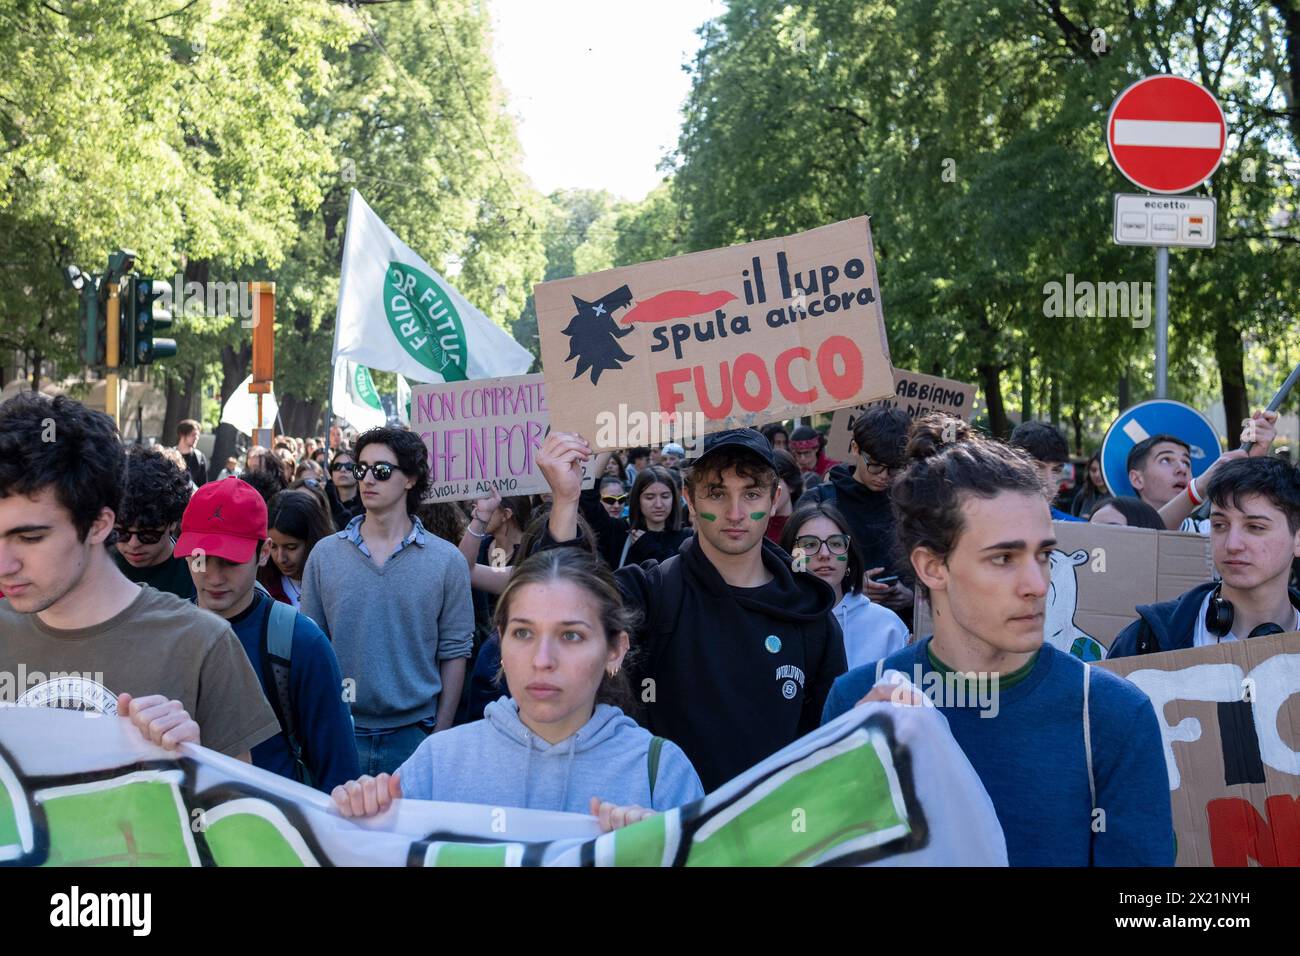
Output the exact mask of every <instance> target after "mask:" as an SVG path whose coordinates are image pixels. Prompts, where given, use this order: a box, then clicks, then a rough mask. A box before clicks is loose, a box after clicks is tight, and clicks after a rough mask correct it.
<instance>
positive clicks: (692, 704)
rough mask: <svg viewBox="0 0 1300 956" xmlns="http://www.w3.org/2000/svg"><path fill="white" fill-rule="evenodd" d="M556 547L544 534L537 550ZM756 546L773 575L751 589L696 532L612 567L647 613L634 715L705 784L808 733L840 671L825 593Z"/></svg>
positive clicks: (838, 644)
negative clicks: (672, 583)
mask: <svg viewBox="0 0 1300 956" xmlns="http://www.w3.org/2000/svg"><path fill="white" fill-rule="evenodd" d="M566 543H567V544H572V543H573V542H566ZM557 546H558V545H557V543H556V542H555V541H554V540H553V539H552V538H551V537H550V534H549V531H548V532H547V533H546V534H544V535H543V536H542V538H541V540H540V541H539V542H538V546H537V550H542V549H545V548H550V547H557ZM762 548H763V552H762V553H763V565H764V567H766V568H767V570H768V572H769V573H770V574H771V575H772V578H773V579H772V581H770V582H769V583H768V584H765V585H763V586H762V587H758V588H734V587H731V586H730V585H728V584H727V583H726V582H725V581H723V579H722V576H721V575H720V574H719V573H718V570H717V568H715V567H714V566H713V565H712V563H710V562H709V560H708V559H707V558H706V557H705V556H704V553H703V552H702V551H701V550H700V546H699V543H698V542H697V540H696V539H695V538H694V537H692V538H689V539H688V540H687V541H685V542H684V543H683V544H682V546H681V550H680V551H679V552H678V554H677V555H676V556H675V557H674V558H672V559H670V560H669V561H668V562H664V563H660V562H656V561H649V562H647V563H645V564H643V565H635V564H634V565H628V566H625V567H623V568H620V569H619V570H618V571H617V572H616V574H615V577H616V579H617V580H618V584H619V589H620V590H621V591H622V592H623V597H624V599H625V600H626V601H627V602H628V603H629V604H630V605H631V606H633V607H636V608H639V609H640V610H641V611H642V612H643V613H644V614H645V616H646V620H645V623H644V625H643V626H642V627H641V629H640V631H639V633H638V635H637V639H636V643H635V644H634V647H635V649H636V655H635V659H630V660H629V673H628V676H629V677H630V678H631V679H632V689H633V691H634V692H635V694H636V695H637V697H638V699H639V700H640V701H642V702H643V705H644V707H645V715H644V719H643V723H645V724H646V726H647V727H648V728H649V729H650V731H651V732H652V733H654V734H656V735H658V736H661V737H666V738H668V739H669V740H671V741H673V742H674V743H675V744H677V745H678V746H679V747H681V748H682V750H684V751H685V752H686V756H688V757H689V758H690V760H691V763H692V764H693V765H694V767H695V770H696V772H697V773H698V774H699V775H700V780H701V781H702V782H703V783H704V789H705V791H711V790H714V789H716V788H717V787H719V786H721V785H722V784H723V783H726V782H727V781H728V780H730V779H731V778H732V777H734V776H736V775H737V774H739V773H741V772H742V771H744V770H748V769H749V768H750V767H752V766H754V764H756V763H758V762H759V761H761V760H763V759H764V758H766V757H768V756H770V755H771V754H773V753H775V752H776V751H778V750H780V749H781V748H782V747H784V746H786V745H787V744H789V743H791V742H792V741H794V740H797V739H798V738H799V737H801V736H803V735H804V734H806V733H809V732H810V731H812V730H815V729H816V728H817V727H818V726H819V725H820V723H821V710H822V707H823V706H824V704H825V702H826V696H827V694H828V693H830V688H831V684H832V683H833V682H834V681H835V678H836V677H838V676H839V675H840V674H843V673H844V672H845V670H847V664H846V662H845V657H844V638H843V636H842V634H841V633H840V626H839V622H838V621H836V619H835V615H834V614H832V613H831V608H832V607H833V606H834V604H835V592H834V591H833V590H831V587H830V586H829V585H828V584H826V583H825V582H824V581H822V580H820V579H819V578H817V577H815V576H813V575H811V574H794V573H793V572H792V571H791V570H790V564H791V561H790V556H789V555H787V554H786V553H785V552H784V551H782V550H781V549H780V548H779V547H777V546H776V545H774V544H773V543H772V542H771V541H768V540H766V539H764V540H763V542H762ZM665 568H667V571H665ZM665 573H666V574H669V575H680V585H679V586H677V587H669V586H665V583H664V581H663V576H664V575H665ZM673 594H679V595H680V604H679V606H678V608H677V610H676V616H675V617H672V615H673V608H672V607H670V606H669V605H671V604H673V603H674V602H673V601H672V599H671V597H670V596H671V595H673ZM648 681H653V683H652V684H651V683H648Z"/></svg>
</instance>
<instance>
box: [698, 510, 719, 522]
mask: <svg viewBox="0 0 1300 956" xmlns="http://www.w3.org/2000/svg"><path fill="white" fill-rule="evenodd" d="M698 514H699V516H700V517H701V518H703V519H704V520H705V521H717V520H718V516H717V515H711V514H709V513H708V512H707V511H700V512H698Z"/></svg>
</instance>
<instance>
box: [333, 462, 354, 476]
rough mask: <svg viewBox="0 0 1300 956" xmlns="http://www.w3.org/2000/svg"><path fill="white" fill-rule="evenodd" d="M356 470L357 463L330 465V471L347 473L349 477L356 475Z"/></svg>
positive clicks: (335, 463)
mask: <svg viewBox="0 0 1300 956" xmlns="http://www.w3.org/2000/svg"><path fill="white" fill-rule="evenodd" d="M356 470H357V466H356V463H355V462H351V461H336V462H334V464H332V465H330V471H346V472H347V473H348V474H349V475H351V474H355V473H356Z"/></svg>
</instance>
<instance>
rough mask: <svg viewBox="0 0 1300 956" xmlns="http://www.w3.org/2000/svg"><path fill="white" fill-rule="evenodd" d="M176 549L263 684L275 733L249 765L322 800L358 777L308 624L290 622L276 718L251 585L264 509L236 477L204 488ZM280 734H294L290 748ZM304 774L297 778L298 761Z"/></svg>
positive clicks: (320, 646) (318, 635) (334, 672)
mask: <svg viewBox="0 0 1300 956" xmlns="http://www.w3.org/2000/svg"><path fill="white" fill-rule="evenodd" d="M176 550H177V552H178V553H180V554H183V555H185V556H186V557H187V558H189V565H190V575H191V577H193V579H194V586H195V588H196V589H197V591H198V604H199V606H200V607H202V608H205V609H206V610H209V611H211V612H212V613H214V614H216V615H218V616H219V617H223V618H225V619H226V621H227V622H229V624H230V626H231V628H232V629H233V630H234V632H235V636H236V637H238V638H239V643H240V644H242V645H243V646H244V652H245V653H246V654H247V655H248V660H249V663H251V664H252V665H253V670H254V671H255V672H256V673H257V676H258V678H259V679H260V680H261V682H262V692H263V693H264V694H265V695H266V699H267V701H268V702H269V703H270V704H271V708H272V710H274V711H275V716H276V718H277V720H279V722H280V732H279V733H277V734H276V735H275V736H274V737H271V738H270V739H269V740H265V741H263V742H262V743H260V744H258V745H257V746H256V747H254V748H253V765H254V766H256V767H261V768H262V769H263V770H269V771H271V772H272V773H278V774H280V775H281V776H282V777H289V778H290V779H299V780H302V781H303V782H309V783H310V784H311V785H312V786H314V787H316V788H317V789H318V790H323V791H325V792H326V793H329V792H330V791H331V790H333V789H334V788H335V787H336V786H338V785H339V784H340V783H343V782H345V781H348V780H351V779H353V778H354V777H356V776H358V775H359V773H360V770H359V767H358V765H357V748H356V744H355V742H354V740H353V736H352V717H351V715H350V714H349V713H348V706H347V704H346V703H345V702H344V700H343V675H342V674H341V673H340V672H339V662H338V659H337V658H336V657H335V656H334V648H333V647H331V646H330V642H329V639H328V638H326V637H325V635H324V633H322V631H321V629H320V628H319V627H317V626H316V624H315V622H314V621H312V619H311V618H309V617H307V616H306V615H304V614H299V613H298V612H297V611H294V610H293V609H292V608H289V606H288V605H284V607H286V608H288V609H289V613H291V614H292V615H293V638H292V651H291V653H290V655H289V668H288V670H289V687H288V695H287V696H288V706H289V708H290V713H289V714H285V713H283V710H284V707H283V705H282V702H281V695H280V693H279V691H278V690H277V689H276V686H275V679H274V676H273V670H272V667H271V662H270V660H269V659H268V653H267V652H268V646H267V628H268V626H269V622H270V615H271V606H272V604H274V603H275V602H274V601H273V600H272V598H271V596H270V595H269V594H267V593H266V592H265V591H262V590H259V589H257V588H256V587H254V585H255V584H256V582H257V569H258V568H259V567H261V566H262V565H264V564H266V561H267V557H268V556H269V555H270V553H271V552H270V548H269V547H268V541H267V530H266V502H264V501H263V500H262V496H261V495H260V494H258V493H257V490H256V489H254V488H253V486H252V485H250V484H248V483H247V482H245V481H241V480H240V479H238V478H228V479H226V480H224V481H215V482H210V483H209V484H206V485H204V486H203V487H202V488H200V489H199V490H198V491H196V492H195V493H194V496H193V497H192V498H191V499H190V503H189V505H188V506H187V507H186V509H185V514H184V517H182V518H181V536H180V538H178V539H177V542H176ZM286 727H292V728H293V730H294V740H295V741H296V743H297V748H295V747H294V746H293V744H291V742H290V740H289V737H288V736H287V734H286ZM300 760H301V764H302V767H303V768H304V769H305V770H306V772H307V773H308V774H310V778H309V779H304V775H303V774H301V773H300V770H299V761H300Z"/></svg>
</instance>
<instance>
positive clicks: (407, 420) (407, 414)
mask: <svg viewBox="0 0 1300 956" xmlns="http://www.w3.org/2000/svg"><path fill="white" fill-rule="evenodd" d="M397 417H398V418H400V419H401V420H402V424H403V425H405V426H407V427H408V428H409V427H410V425H411V383H410V382H408V381H407V380H406V376H405V375H402V374H400V373H399V374H398V376H397Z"/></svg>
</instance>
